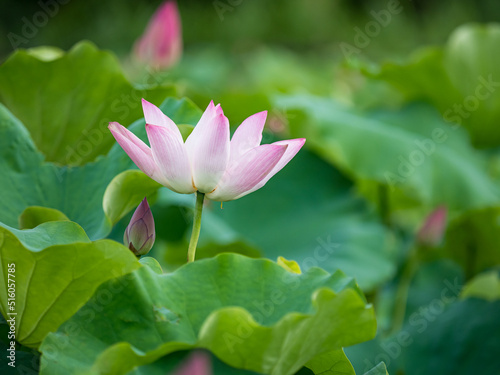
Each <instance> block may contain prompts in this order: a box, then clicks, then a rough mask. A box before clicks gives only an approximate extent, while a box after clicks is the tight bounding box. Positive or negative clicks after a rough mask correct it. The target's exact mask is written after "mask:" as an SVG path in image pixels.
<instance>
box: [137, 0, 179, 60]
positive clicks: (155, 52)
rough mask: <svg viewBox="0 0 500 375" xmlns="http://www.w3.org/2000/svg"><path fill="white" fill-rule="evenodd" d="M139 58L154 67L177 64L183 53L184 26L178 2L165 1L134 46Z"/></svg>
mask: <svg viewBox="0 0 500 375" xmlns="http://www.w3.org/2000/svg"><path fill="white" fill-rule="evenodd" d="M134 54H135V57H136V58H137V60H139V61H141V62H142V63H145V64H147V65H149V66H151V67H152V68H154V69H167V68H169V67H171V66H173V65H175V64H176V63H177V62H178V61H179V59H180V58H181V55H182V27H181V18H180V16H179V10H178V9H177V3H176V2H175V1H173V0H169V1H166V2H164V3H163V4H162V5H161V6H160V7H159V8H158V10H157V11H156V13H155V14H154V15H153V17H152V18H151V20H150V21H149V24H148V26H147V28H146V31H145V32H144V34H143V35H142V36H141V38H140V39H139V40H138V41H137V42H136V44H135V46H134Z"/></svg>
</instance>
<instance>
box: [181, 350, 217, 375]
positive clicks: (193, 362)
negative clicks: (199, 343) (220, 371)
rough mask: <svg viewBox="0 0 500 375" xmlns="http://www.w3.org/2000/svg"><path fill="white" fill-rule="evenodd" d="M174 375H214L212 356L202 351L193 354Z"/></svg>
mask: <svg viewBox="0 0 500 375" xmlns="http://www.w3.org/2000/svg"><path fill="white" fill-rule="evenodd" d="M173 375H212V363H211V361H210V356H209V355H208V353H205V352H202V351H195V352H193V353H191V354H190V355H189V356H188V357H187V359H186V360H185V361H184V362H183V363H182V364H181V365H180V366H179V367H178V368H177V369H176V370H175V372H174V373H173Z"/></svg>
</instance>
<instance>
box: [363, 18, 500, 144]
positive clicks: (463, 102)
mask: <svg viewBox="0 0 500 375" xmlns="http://www.w3.org/2000/svg"><path fill="white" fill-rule="evenodd" d="M498 43H500V25H499V24H494V23H492V24H488V25H475V24H470V25H464V26H461V27H459V28H458V29H456V30H455V31H454V32H453V34H452V35H451V36H450V38H449V40H448V42H447V44H446V45H445V46H444V47H443V48H435V47H432V48H426V49H424V50H421V51H419V52H418V53H416V54H415V55H414V56H413V57H412V58H411V59H410V61H408V62H407V63H405V64H395V63H386V64H384V65H382V66H381V67H380V70H379V71H378V72H376V73H373V74H372V76H374V77H376V78H380V79H383V80H385V81H387V82H389V83H391V84H392V85H394V86H395V87H397V88H398V89H400V90H401V91H402V92H403V93H404V94H405V95H406V97H407V98H408V99H409V100H415V99H423V100H426V101H429V102H431V103H432V104H434V105H435V106H436V107H437V108H438V109H439V110H440V111H441V113H442V114H443V117H444V119H445V120H446V121H448V122H451V123H457V124H459V125H463V126H464V127H465V128H466V129H467V130H468V131H469V133H470V134H471V138H472V141H473V143H474V144H476V145H478V146H481V147H493V146H498V145H499V144H500V130H499V128H498V126H497V124H498V122H499V121H500V106H498V101H499V100H500V91H499V90H498V87H499V86H500V52H498V49H497V48H496V47H495V46H497V45H498Z"/></svg>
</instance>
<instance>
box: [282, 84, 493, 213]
mask: <svg viewBox="0 0 500 375" xmlns="http://www.w3.org/2000/svg"><path fill="white" fill-rule="evenodd" d="M276 102H277V103H278V105H280V106H281V107H283V108H287V109H288V110H290V109H291V110H296V112H295V113H294V114H296V117H295V118H294V117H292V118H291V132H292V135H294V136H298V135H301V136H305V137H306V138H307V145H308V146H309V147H311V148H312V149H314V150H316V151H317V152H318V153H319V154H320V155H322V156H323V157H324V158H325V159H326V160H328V161H329V162H331V163H332V164H334V165H336V166H338V167H339V168H340V169H342V170H344V171H345V172H346V173H348V174H349V175H351V176H352V177H353V178H354V179H355V180H356V181H357V183H358V186H359V188H360V190H361V191H363V193H364V194H366V195H367V196H369V197H370V198H372V199H376V198H377V197H378V198H380V187H381V186H383V187H385V189H386V190H385V191H387V194H388V207H389V209H390V210H398V209H399V210H402V209H407V208H421V207H422V206H423V207H435V206H437V205H439V204H446V205H447V206H448V207H449V208H450V209H461V210H465V209H470V208H474V207H476V208H477V207H485V206H488V205H494V204H496V203H497V202H498V200H499V197H500V195H499V190H498V187H497V186H496V184H495V183H494V182H493V180H491V179H490V178H489V176H488V174H487V172H486V171H487V168H486V161H485V160H484V159H483V158H481V156H480V155H479V154H478V153H477V152H476V151H475V150H474V149H473V148H472V146H471V145H470V144H469V141H468V137H467V134H466V133H465V131H463V129H460V128H454V127H452V126H450V125H449V124H447V123H446V122H444V121H443V120H442V118H441V116H440V115H439V113H438V112H437V111H436V110H434V109H433V108H431V107H429V106H427V105H424V104H418V103H415V104H413V105H410V106H408V107H406V108H404V109H402V110H400V111H394V112H393V111H382V110H381V111H374V112H368V113H366V112H357V111H355V110H351V109H347V108H344V107H342V106H340V105H339V104H338V103H335V102H333V101H332V100H330V99H326V98H319V97H314V96H310V95H305V94H304V95H295V96H279V97H277V98H276ZM360 142H362V143H361V144H362V147H360Z"/></svg>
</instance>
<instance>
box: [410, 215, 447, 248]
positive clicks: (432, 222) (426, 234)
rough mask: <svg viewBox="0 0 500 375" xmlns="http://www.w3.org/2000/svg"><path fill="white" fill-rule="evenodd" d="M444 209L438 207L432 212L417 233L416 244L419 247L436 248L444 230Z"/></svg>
mask: <svg viewBox="0 0 500 375" xmlns="http://www.w3.org/2000/svg"><path fill="white" fill-rule="evenodd" d="M446 216H447V210H446V207H444V206H440V207H438V208H436V209H435V210H434V211H432V212H431V213H430V214H429V216H427V219H426V220H425V222H424V224H423V225H422V228H420V230H419V231H418V234H417V242H418V243H420V244H421V245H425V246H431V247H435V246H438V245H439V244H440V243H441V241H442V239H443V236H444V232H445V230H446Z"/></svg>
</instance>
